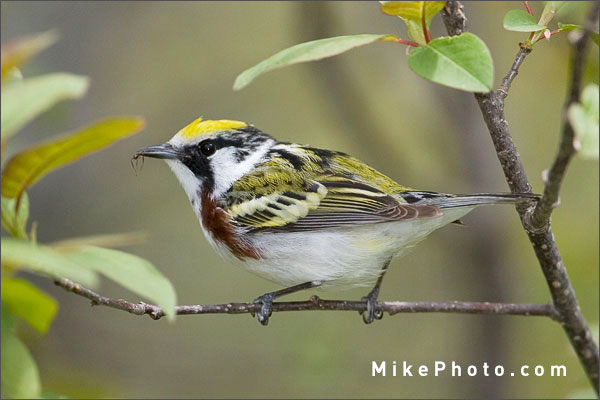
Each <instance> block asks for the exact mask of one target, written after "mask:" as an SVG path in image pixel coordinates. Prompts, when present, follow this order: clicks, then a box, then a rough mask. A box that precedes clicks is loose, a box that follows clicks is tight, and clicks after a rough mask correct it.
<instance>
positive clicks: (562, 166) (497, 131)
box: [442, 1, 600, 393]
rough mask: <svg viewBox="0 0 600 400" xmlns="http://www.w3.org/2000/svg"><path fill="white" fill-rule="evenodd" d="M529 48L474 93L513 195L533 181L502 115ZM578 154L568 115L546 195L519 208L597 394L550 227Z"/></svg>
mask: <svg viewBox="0 0 600 400" xmlns="http://www.w3.org/2000/svg"><path fill="white" fill-rule="evenodd" d="M442 16H443V20H444V24H445V25H446V29H447V31H448V33H449V34H450V35H451V36H453V35H459V34H461V33H462V32H464V31H466V29H467V18H466V16H465V12H464V8H463V5H462V4H461V3H460V2H458V1H449V2H448V4H447V6H446V7H445V9H444V10H443V14H442ZM597 18H598V3H597V2H594V4H593V6H592V9H591V11H590V14H589V16H588V19H587V21H586V25H585V26H586V30H585V33H583V34H581V35H580V36H578V37H576V39H575V40H574V42H573V52H574V55H573V65H572V68H571V71H572V73H571V83H570V89H569V94H568V97H567V104H566V106H567V107H568V105H570V104H571V103H573V102H575V101H578V99H579V93H580V90H581V77H582V71H583V64H584V59H585V48H586V42H587V41H588V40H587V39H588V36H589V31H590V30H591V27H592V26H593V25H594V24H595V21H597ZM531 50H532V49H531V48H530V47H527V46H525V45H523V44H521V45H520V49H519V51H518V53H517V55H516V57H515V61H514V62H513V65H512V66H511V68H510V70H509V72H508V74H507V75H506V76H505V77H504V79H503V81H502V84H501V86H500V88H499V89H497V90H494V91H492V92H489V93H476V94H475V98H476V100H477V103H478V104H479V108H480V109H481V112H482V115H483V119H484V121H485V123H486V125H487V127H488V130H489V133H490V136H491V138H492V141H493V143H494V147H495V149H496V153H497V156H498V160H499V161H500V165H501V166H502V170H503V171H504V175H505V178H506V181H507V183H508V185H509V187H510V189H511V191H512V192H515V193H517V192H519V193H531V185H530V183H529V180H528V179H527V175H526V173H525V169H524V168H523V164H522V163H521V158H520V156H519V153H518V152H517V149H516V147H515V145H514V142H513V140H512V136H511V134H510V130H509V127H508V122H507V121H506V118H505V115H504V100H505V99H506V97H507V96H508V91H509V89H510V85H511V83H512V82H513V80H514V79H515V78H516V76H517V74H518V71H519V67H520V66H521V64H522V63H523V61H524V60H525V58H526V57H527V56H528V55H529V54H530V53H531ZM574 153H575V149H574V147H573V130H572V127H571V126H570V124H569V122H568V121H567V120H566V116H565V119H564V124H563V129H562V136H561V144H560V147H559V151H558V154H557V156H556V158H555V161H554V163H553V166H552V168H551V170H550V172H549V173H548V179H547V181H546V186H545V190H544V195H543V197H542V199H541V200H540V202H539V203H538V205H537V206H536V208H535V210H531V209H529V208H528V206H527V205H522V206H521V207H517V211H518V213H519V216H520V218H521V223H522V224H523V228H524V229H525V231H526V232H527V235H528V237H529V240H530V242H531V244H532V246H533V249H534V251H535V254H536V257H537V259H538V262H539V264H540V267H541V268H542V272H543V273H544V277H545V278H546V282H547V284H548V288H549V289H550V294H551V296H552V301H553V304H554V306H555V307H556V310H557V311H558V313H559V319H558V322H559V323H560V324H561V325H562V326H563V328H564V330H565V332H566V334H567V336H568V337H569V340H570V342H571V345H572V346H573V349H574V350H575V352H576V353H577V356H578V357H579V360H580V362H581V364H582V366H583V367H584V369H585V372H586V374H587V376H588V378H589V380H590V382H591V383H592V385H593V386H594V389H595V390H596V393H598V372H599V363H600V357H599V354H598V345H597V344H596V342H595V341H594V339H593V337H592V333H591V330H590V328H589V326H588V324H587V322H586V321H585V318H584V317H583V315H582V314H581V310H580V308H579V304H578V302H577V298H576V296H575V291H574V290H573V287H572V285H571V281H570V280H569V276H568V274H567V270H566V268H565V265H564V263H563V260H562V257H561V255H560V252H559V250H558V247H557V245H556V242H555V240H554V234H553V233H552V229H551V227H550V215H551V212H552V209H553V208H554V207H555V205H556V203H557V200H558V193H559V190H560V184H561V182H562V179H563V176H564V173H565V171H566V168H567V165H568V163H569V161H570V159H571V157H572V156H573V154H574Z"/></svg>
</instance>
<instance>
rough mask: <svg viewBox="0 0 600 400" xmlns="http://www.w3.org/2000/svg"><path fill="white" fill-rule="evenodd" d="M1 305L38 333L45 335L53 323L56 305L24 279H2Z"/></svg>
mask: <svg viewBox="0 0 600 400" xmlns="http://www.w3.org/2000/svg"><path fill="white" fill-rule="evenodd" d="M0 294H1V295H2V304H4V305H5V306H6V307H7V308H8V309H9V310H10V312H12V313H13V314H14V315H17V316H19V317H21V318H23V319H24V320H25V321H27V322H28V323H29V324H30V325H31V326H32V327H34V328H35V329H36V330H37V331H38V332H40V333H42V334H45V333H46V332H48V328H50V324H52V321H54V317H55V316H56V312H57V311H58V303H57V302H56V300H54V298H52V297H50V296H48V295H47V294H46V293H44V292H42V291H41V290H40V289H38V288H37V287H35V286H33V285H32V284H31V283H29V282H28V281H26V280H24V279H14V278H5V279H2V287H1V289H0Z"/></svg>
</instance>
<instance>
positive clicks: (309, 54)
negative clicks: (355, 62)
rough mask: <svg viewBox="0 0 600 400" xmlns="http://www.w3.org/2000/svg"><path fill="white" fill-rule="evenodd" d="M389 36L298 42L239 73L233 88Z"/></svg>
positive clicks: (361, 36)
mask: <svg viewBox="0 0 600 400" xmlns="http://www.w3.org/2000/svg"><path fill="white" fill-rule="evenodd" d="M389 36H390V35H371V34H364V35H351V36H337V37H332V38H327V39H320V40H313V41H311V42H305V43H300V44H297V45H295V46H292V47H289V48H287V49H285V50H282V51H280V52H279V53H277V54H274V55H272V56H271V57H269V58H267V59H266V60H264V61H262V62H260V63H258V64H256V65H255V66H253V67H252V68H249V69H247V70H245V71H244V72H242V73H241V74H239V75H238V77H237V78H236V79H235V83H234V84H233V90H240V89H242V88H244V87H246V86H247V85H248V84H249V83H250V82H252V81H253V80H254V79H256V77H257V76H259V75H262V74H264V73H265V72H269V71H272V70H274V69H277V68H282V67H287V66H288V65H293V64H298V63H302V62H307V61H315V60H320V59H323V58H327V57H332V56H336V55H338V54H341V53H343V52H346V51H348V50H351V49H353V48H355V47H359V46H364V45H367V44H370V43H373V42H376V41H378V40H381V39H384V38H386V37H389Z"/></svg>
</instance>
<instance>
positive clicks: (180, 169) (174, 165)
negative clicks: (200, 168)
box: [165, 160, 202, 213]
mask: <svg viewBox="0 0 600 400" xmlns="http://www.w3.org/2000/svg"><path fill="white" fill-rule="evenodd" d="M165 161H166V162H167V165H168V166H169V167H170V168H171V171H173V173H174V174H175V176H176V177H177V179H178V180H179V183H180V184H181V186H183V190H185V194H187V196H188V198H189V199H190V202H191V203H192V205H194V211H196V212H197V213H199V212H200V199H199V193H200V190H201V188H202V180H201V179H200V178H198V177H197V176H196V175H194V174H193V173H192V171H190V170H189V169H188V167H186V166H185V165H183V163H182V162H181V161H179V160H165Z"/></svg>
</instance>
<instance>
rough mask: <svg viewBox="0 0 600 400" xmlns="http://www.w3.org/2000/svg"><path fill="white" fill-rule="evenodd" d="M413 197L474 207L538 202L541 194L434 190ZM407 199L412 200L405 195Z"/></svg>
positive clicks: (444, 205) (431, 202) (423, 201)
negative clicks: (457, 192)
mask: <svg viewBox="0 0 600 400" xmlns="http://www.w3.org/2000/svg"><path fill="white" fill-rule="evenodd" d="M410 196H411V197H418V198H419V200H418V201H416V202H414V201H413V203H415V204H423V205H425V204H427V205H435V206H439V207H440V208H442V209H444V208H458V207H472V206H478V205H483V204H504V203H522V202H537V201H538V200H539V199H540V196H539V195H537V194H533V193H476V194H455V195H453V194H442V193H432V192H413V193H412V194H411V195H410ZM402 197H404V199H405V200H407V201H408V202H411V201H410V200H409V199H407V197H405V196H404V195H403V196H402Z"/></svg>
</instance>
